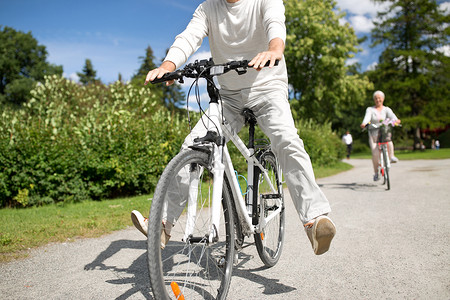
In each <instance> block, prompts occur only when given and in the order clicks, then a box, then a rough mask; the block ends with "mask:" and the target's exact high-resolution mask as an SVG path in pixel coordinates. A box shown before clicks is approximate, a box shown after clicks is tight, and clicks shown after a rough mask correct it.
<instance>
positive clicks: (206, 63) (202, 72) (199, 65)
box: [151, 58, 279, 84]
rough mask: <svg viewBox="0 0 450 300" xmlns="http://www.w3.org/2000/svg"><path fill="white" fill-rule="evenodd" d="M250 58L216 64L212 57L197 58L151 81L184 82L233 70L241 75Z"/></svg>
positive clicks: (276, 63)
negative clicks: (185, 78)
mask: <svg viewBox="0 0 450 300" xmlns="http://www.w3.org/2000/svg"><path fill="white" fill-rule="evenodd" d="M249 62H250V61H249V60H234V61H230V62H227V63H224V64H214V62H213V60H212V58H210V59H209V60H206V59H205V60H200V61H198V60H196V61H195V62H193V63H190V64H188V65H186V66H185V67H184V68H183V69H179V70H176V71H174V72H169V73H166V74H164V75H163V76H162V77H161V78H156V79H155V80H153V81H151V83H153V84H154V83H161V82H165V81H170V80H179V81H180V82H181V83H183V78H184V77H189V78H212V77H213V76H219V75H222V74H225V73H227V72H229V71H231V70H236V72H237V73H238V74H239V75H242V74H245V73H246V72H247V68H250V66H249V65H248V63H249ZM278 63H279V60H276V61H275V66H277V65H278ZM269 65H270V61H268V62H267V63H266V64H265V66H264V67H268V66H269Z"/></svg>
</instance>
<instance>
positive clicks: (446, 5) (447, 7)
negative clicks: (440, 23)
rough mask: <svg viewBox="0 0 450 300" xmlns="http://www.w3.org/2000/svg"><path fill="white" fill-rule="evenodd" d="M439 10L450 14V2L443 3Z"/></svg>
mask: <svg viewBox="0 0 450 300" xmlns="http://www.w3.org/2000/svg"><path fill="white" fill-rule="evenodd" d="M439 8H440V9H442V10H444V11H445V12H446V13H447V14H448V13H450V2H444V3H441V4H440V5H439Z"/></svg>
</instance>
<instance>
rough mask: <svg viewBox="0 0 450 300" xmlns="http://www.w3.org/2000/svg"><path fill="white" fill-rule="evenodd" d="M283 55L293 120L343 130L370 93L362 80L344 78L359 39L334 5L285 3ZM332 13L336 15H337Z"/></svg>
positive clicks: (328, 1) (306, 0) (311, 0)
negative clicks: (348, 116)
mask: <svg viewBox="0 0 450 300" xmlns="http://www.w3.org/2000/svg"><path fill="white" fill-rule="evenodd" d="M285 7H286V29H287V38H286V50H285V57H286V62H287V67H288V74H289V83H290V85H291V86H292V95H293V97H294V98H295V99H296V100H292V101H291V105H292V107H293V114H294V117H295V118H300V117H301V118H313V119H315V120H316V121H318V122H320V123H325V122H327V121H332V123H333V127H336V124H341V125H342V120H343V119H345V118H346V114H345V112H346V111H349V110H351V109H352V107H354V106H355V105H357V104H360V103H362V102H363V101H364V97H365V94H366V90H367V89H369V88H371V84H370V82H369V80H368V78H367V76H364V75H361V74H350V73H348V67H347V66H346V60H347V59H348V58H351V57H353V56H354V53H356V52H357V51H359V49H357V46H358V39H357V37H356V35H355V33H354V31H353V29H352V28H351V27H350V25H349V24H345V25H341V24H340V23H339V20H340V19H341V18H342V17H343V16H344V13H341V12H339V10H337V8H336V2H334V1H333V0H324V1H320V0H300V1H299V0H286V1H285ZM336 11H337V13H336Z"/></svg>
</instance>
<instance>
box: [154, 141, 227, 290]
mask: <svg viewBox="0 0 450 300" xmlns="http://www.w3.org/2000/svg"><path fill="white" fill-rule="evenodd" d="M209 170H210V160H209V154H208V153H206V152H203V151H198V150H192V149H189V150H184V151H182V152H180V153H179V154H178V155H177V156H175V158H174V159H172V161H171V162H170V163H169V164H168V166H167V167H166V169H165V170H164V172H163V174H162V176H161V178H160V180H159V182H158V184H157V187H156V190H155V194H154V198H153V202H152V206H151V211H150V216H149V228H148V244H147V248H148V269H149V275H150V283H151V288H152V292H153V295H154V296H155V298H156V299H179V298H180V297H181V295H183V296H184V297H185V299H225V298H226V295H227V292H228V289H229V286H230V281H231V273H232V268H233V259H234V225H233V215H232V208H231V203H232V199H231V193H230V189H229V186H228V185H227V181H226V180H224V186H223V193H222V207H221V222H220V226H219V228H217V229H215V230H216V232H218V234H219V238H218V241H216V242H210V241H209V238H208V237H209V233H210V232H211V228H212V226H211V213H212V212H211V209H210V208H211V203H212V183H213V180H214V178H213V175H212V174H211V173H210V172H209ZM163 222H164V224H166V225H165V228H166V229H167V228H170V226H168V225H167V224H168V223H167V222H169V224H173V228H172V229H171V230H170V232H169V234H170V240H169V241H168V243H167V245H166V246H165V248H164V249H162V247H163V244H164V243H163V242H164V241H163V239H164V238H165V234H166V233H167V231H163V230H164V229H163V225H162V223H163Z"/></svg>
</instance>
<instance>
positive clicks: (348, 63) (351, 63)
mask: <svg viewBox="0 0 450 300" xmlns="http://www.w3.org/2000/svg"><path fill="white" fill-rule="evenodd" d="M355 63H359V59H358V58H349V59H347V61H346V62H345V64H346V65H347V66H351V65H353V64H355Z"/></svg>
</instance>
